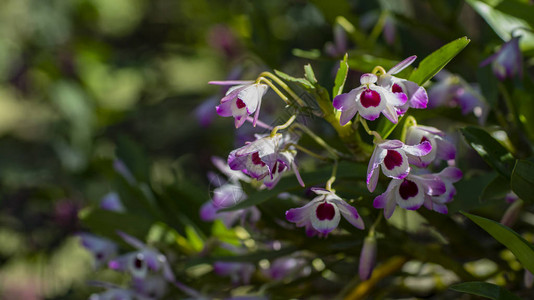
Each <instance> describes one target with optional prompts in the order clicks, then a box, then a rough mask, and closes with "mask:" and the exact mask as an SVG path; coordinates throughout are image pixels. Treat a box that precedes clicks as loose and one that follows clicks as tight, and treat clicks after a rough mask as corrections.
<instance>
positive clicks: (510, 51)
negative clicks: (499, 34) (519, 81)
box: [480, 36, 523, 81]
mask: <svg viewBox="0 0 534 300" xmlns="http://www.w3.org/2000/svg"><path fill="white" fill-rule="evenodd" d="M519 38H521V37H520V36H516V37H513V38H512V39H511V40H509V41H508V42H506V43H504V44H503V45H502V46H501V48H500V49H499V51H497V53H495V54H493V55H492V56H490V57H488V58H487V59H485V60H484V61H483V62H482V63H480V66H481V67H483V66H485V65H487V64H489V63H491V68H492V70H493V74H495V76H496V77H497V78H498V79H499V80H500V81H503V80H505V79H507V78H512V77H514V76H516V75H519V76H522V75H523V65H522V63H523V56H522V55H521V49H519Z"/></svg>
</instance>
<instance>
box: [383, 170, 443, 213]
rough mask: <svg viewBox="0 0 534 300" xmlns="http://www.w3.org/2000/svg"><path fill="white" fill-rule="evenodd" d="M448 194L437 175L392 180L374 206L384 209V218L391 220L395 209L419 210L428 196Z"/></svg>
mask: <svg viewBox="0 0 534 300" xmlns="http://www.w3.org/2000/svg"><path fill="white" fill-rule="evenodd" d="M445 192H446V186H445V183H444V182H443V181H442V179H441V178H440V177H439V176H437V175H435V174H426V175H421V176H417V175H412V174H408V175H407V176H406V177H405V178H403V179H392V180H391V182H390V183H389V185H388V188H387V189H386V191H385V192H384V193H382V194H381V195H379V196H377V197H376V198H375V199H374V201H373V206H374V207H375V208H378V209H382V208H383V209H384V217H386V219H389V218H390V217H391V216H392V215H393V212H394V211H395V208H396V207H397V205H398V206H400V207H401V208H404V209H408V210H417V209H419V208H420V207H421V206H422V205H423V204H424V203H425V198H426V196H438V195H442V194H444V193H445Z"/></svg>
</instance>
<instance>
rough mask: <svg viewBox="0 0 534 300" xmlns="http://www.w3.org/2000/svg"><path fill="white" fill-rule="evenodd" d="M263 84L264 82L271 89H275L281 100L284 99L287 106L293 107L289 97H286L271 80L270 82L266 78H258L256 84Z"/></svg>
mask: <svg viewBox="0 0 534 300" xmlns="http://www.w3.org/2000/svg"><path fill="white" fill-rule="evenodd" d="M261 82H263V83H265V84H267V85H268V86H269V87H271V89H273V91H274V92H275V93H277V94H278V96H280V98H282V100H284V102H285V103H286V104H287V105H291V101H289V99H288V98H287V96H286V95H284V94H283V93H282V92H281V91H280V90H279V89H278V88H277V87H276V86H275V85H274V84H273V83H272V82H271V81H270V80H268V79H267V78H265V77H258V79H256V83H261Z"/></svg>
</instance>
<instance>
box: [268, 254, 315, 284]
mask: <svg viewBox="0 0 534 300" xmlns="http://www.w3.org/2000/svg"><path fill="white" fill-rule="evenodd" d="M307 265H308V262H307V261H306V260H305V259H304V258H302V257H280V258H277V259H275V260H274V261H272V262H271V265H270V266H269V268H268V269H265V270H262V274H263V275H265V276H266V277H268V278H270V279H271V280H283V279H285V278H289V277H291V276H298V275H301V274H306V273H307V272H309V271H310V270H309V269H306V268H305V267H306V266H307Z"/></svg>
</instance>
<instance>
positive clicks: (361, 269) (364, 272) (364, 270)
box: [358, 235, 376, 280]
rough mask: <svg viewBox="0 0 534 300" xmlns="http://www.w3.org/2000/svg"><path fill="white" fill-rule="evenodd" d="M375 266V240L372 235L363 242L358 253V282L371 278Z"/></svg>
mask: <svg viewBox="0 0 534 300" xmlns="http://www.w3.org/2000/svg"><path fill="white" fill-rule="evenodd" d="M375 264H376V238H375V237H374V235H371V236H368V237H366V238H365V239H364V241H363V247H362V251H361V252H360V263H359V265H358V275H359V276H360V280H367V279H369V277H371V274H372V273H373V269H374V268H375Z"/></svg>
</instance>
